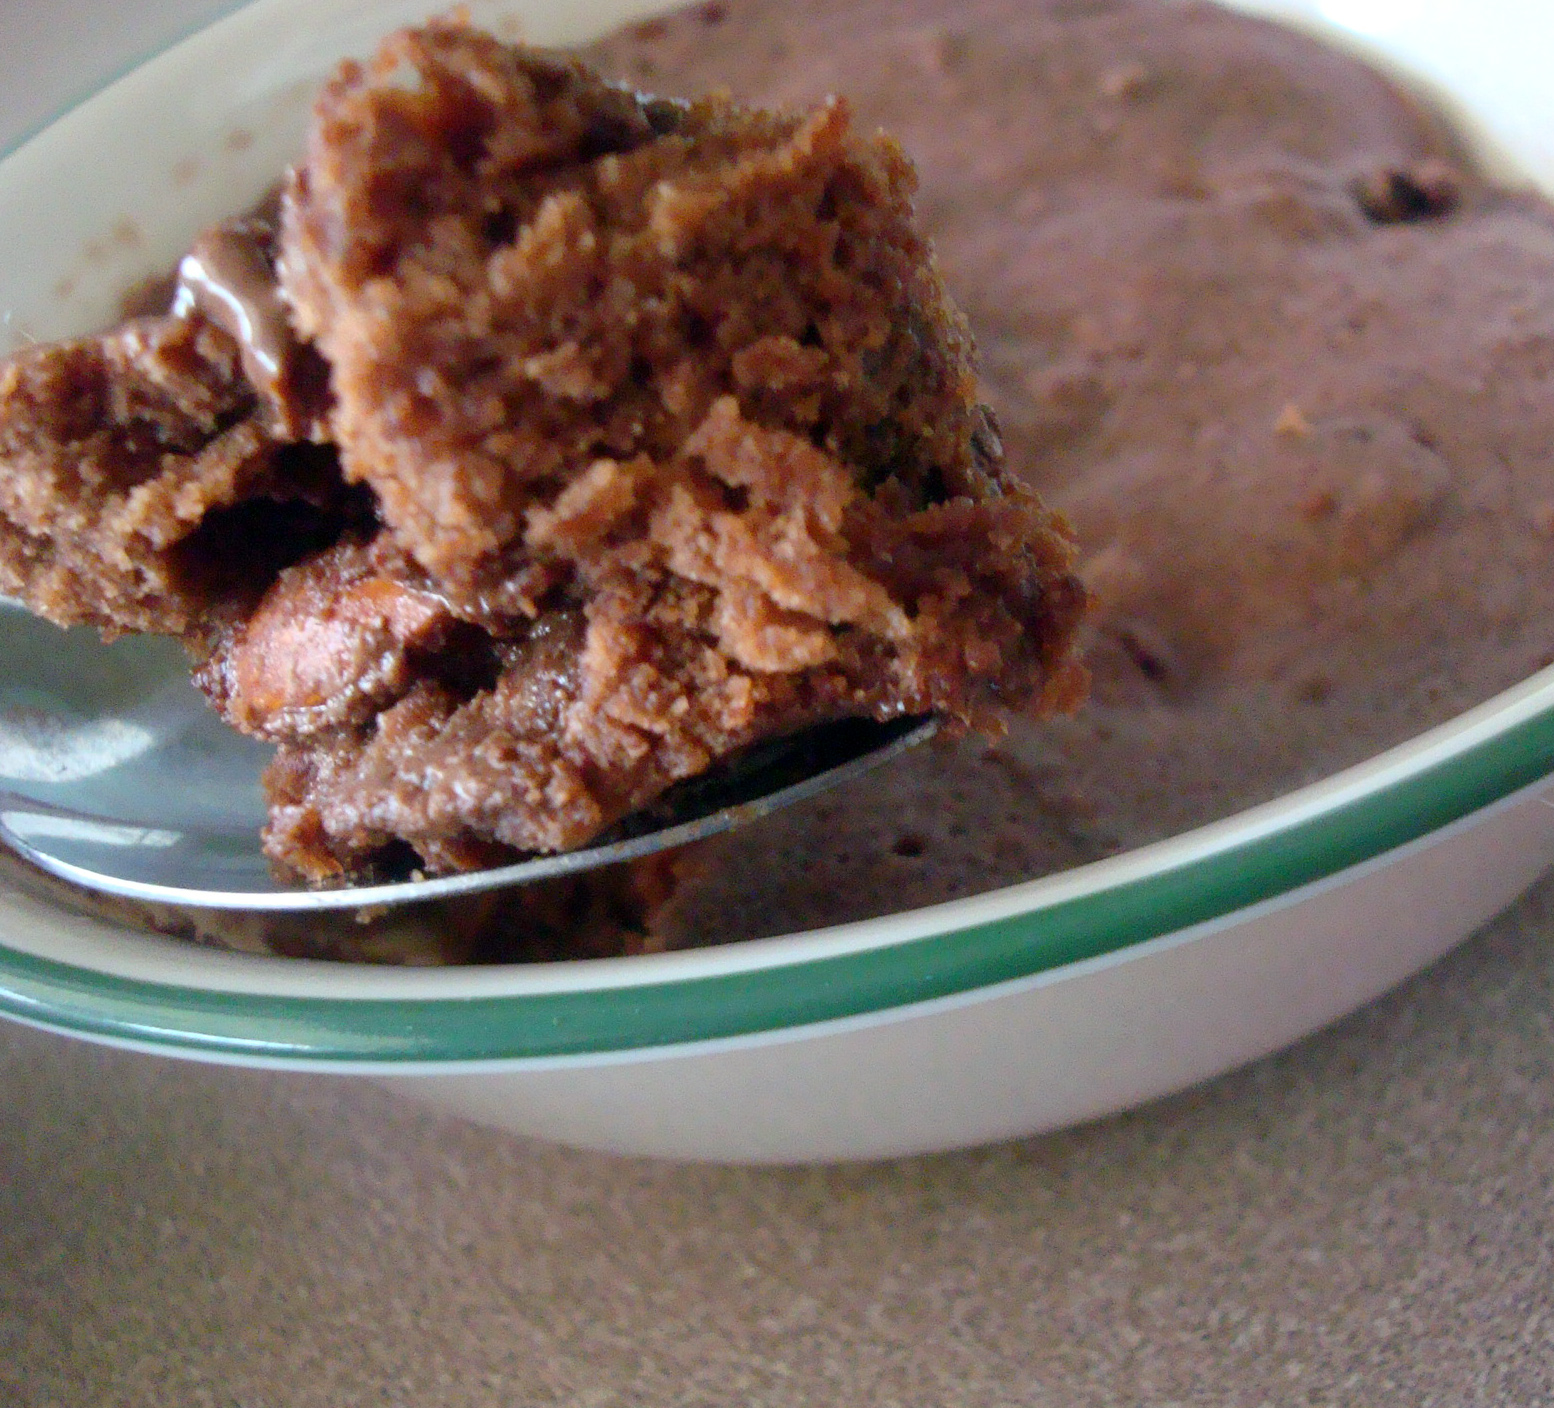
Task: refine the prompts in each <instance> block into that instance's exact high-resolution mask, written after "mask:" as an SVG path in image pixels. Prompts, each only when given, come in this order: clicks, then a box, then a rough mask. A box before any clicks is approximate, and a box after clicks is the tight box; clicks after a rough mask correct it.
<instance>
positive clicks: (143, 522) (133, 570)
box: [0, 317, 345, 636]
mask: <svg viewBox="0 0 1554 1408" xmlns="http://www.w3.org/2000/svg"><path fill="white" fill-rule="evenodd" d="M239 362H240V354H239V349H238V346H237V344H236V343H235V342H234V341H233V340H232V339H231V338H230V337H229V336H227V335H226V334H225V333H223V332H222V331H221V330H220V329H218V328H216V327H213V326H212V325H211V324H209V323H207V322H204V321H203V320H197V319H181V318H171V317H154V318H145V319H140V320H135V321H132V322H130V323H128V324H126V325H125V326H124V327H122V328H118V329H115V330H114V331H113V332H111V333H108V334H106V335H105V336H102V337H96V338H82V339H79V340H77V341H73V342H68V343H63V344H55V345H51V346H44V347H38V348H34V349H31V350H29V351H26V352H23V353H22V354H20V355H19V356H17V357H15V358H13V359H11V360H10V361H9V362H8V363H6V364H5V365H4V367H3V368H0V466H3V467H4V473H3V474H0V589H3V590H5V591H6V592H9V593H11V594H12V595H15V596H19V597H21V598H22V599H23V600H25V601H26V602H27V604H28V605H29V606H31V607H32V608H33V610H35V611H37V612H39V613H40V614H41V615H44V616H46V617H48V618H49V619H50V620H52V621H55V622H57V623H58V624H60V625H90V626H95V627H97V628H98V629H99V630H101V631H103V632H104V633H105V634H107V635H110V636H112V635H115V634H118V633H120V632H125V631H153V632H158V633H165V634H171V635H180V636H186V635H192V634H195V633H197V632H198V631H200V630H201V629H202V628H203V627H204V625H205V624H206V623H208V622H210V621H211V620H212V619H214V618H217V617H220V616H222V615H224V614H230V613H233V612H239V613H240V612H241V611H242V610H243V609H244V608H245V607H246V606H251V605H252V604H253V596H254V593H255V584H256V583H262V582H263V581H264V580H266V579H267V578H268V577H269V576H271V575H273V573H274V571H275V569H276V568H277V567H278V566H279V565H280V564H281V562H282V561H284V560H285V559H286V558H287V557H289V556H292V555H295V553H296V552H298V551H299V550H301V549H302V548H304V547H305V546H306V545H307V544H308V543H309V542H310V541H327V538H328V536H329V535H330V533H331V532H338V524H339V522H340V518H341V509H342V501H343V498H344V497H345V496H344V495H343V494H342V492H341V486H340V483H339V476H338V473H337V471H336V470H335V467H334V462H333V457H332V456H329V455H326V454H321V453H320V452H319V451H318V450H317V448H316V447H313V446H310V445H306V444H296V445H292V444H285V443H282V442H280V441H278V440H277V439H275V437H274V436H272V435H271V433H270V431H269V429H268V425H267V419H268V417H267V415H266V414H265V412H264V410H263V408H262V407H261V405H260V402H259V398H258V397H257V396H256V394H255V393H254V391H253V390H252V388H251V387H250V386H249V385H248V383H247V382H246V381H245V380H244V379H243V377H242V375H241V372H240V368H239Z"/></svg>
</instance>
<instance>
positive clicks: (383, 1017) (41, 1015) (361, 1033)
mask: <svg viewBox="0 0 1554 1408" xmlns="http://www.w3.org/2000/svg"><path fill="white" fill-rule="evenodd" d="M1475 712H1476V713H1477V712H1480V711H1475ZM1498 712H1499V711H1498V710H1495V711H1494V713H1491V715H1490V719H1489V720H1485V722H1490V721H1492V720H1493V718H1494V714H1495V713H1498ZM1453 728H1454V726H1452V725H1448V726H1447V729H1448V730H1451V729H1453ZM1432 751H1433V750H1432ZM1385 756H1386V755H1384V757H1385ZM1551 770H1554V708H1551V707H1549V706H1548V705H1546V704H1544V705H1543V706H1542V707H1540V708H1538V709H1537V711H1536V712H1534V713H1532V714H1530V716H1528V717H1524V718H1517V719H1513V720H1512V721H1510V722H1509V723H1507V724H1506V725H1505V726H1504V727H1502V728H1500V729H1499V730H1498V731H1492V732H1490V733H1489V735H1488V736H1487V737H1481V738H1478V739H1477V740H1476V741H1471V742H1467V743H1466V745H1465V746H1462V747H1461V748H1459V749H1457V750H1456V751H1450V752H1448V753H1447V754H1446V756H1439V757H1437V759H1436V760H1435V761H1433V762H1429V763H1425V764H1423V765H1421V766H1419V767H1418V768H1417V769H1416V770H1414V771H1412V772H1405V773H1404V774H1403V775H1402V776H1400V777H1396V778H1393V779H1390V780H1385V781H1384V782H1380V783H1379V785H1377V786H1375V787H1373V788H1372V789H1370V790H1365V789H1364V788H1363V787H1362V788H1361V789H1360V790H1359V791H1358V792H1357V793H1355V794H1353V795H1350V794H1348V793H1347V792H1346V790H1345V789H1343V788H1336V789H1331V788H1330V795H1329V801H1328V804H1325V805H1318V806H1316V807H1314V808H1310V809H1304V808H1301V807H1299V806H1294V805H1291V804H1292V803H1294V802H1296V801H1297V800H1298V799H1299V797H1300V795H1301V794H1292V797H1291V798H1289V799H1286V801H1285V803H1281V804H1276V805H1277V806H1280V807H1288V810H1289V811H1290V813H1291V816H1290V818H1289V819H1288V821H1287V822H1286V823H1285V824H1282V825H1281V824H1278V823H1277V821H1275V824H1273V825H1270V826H1267V827H1265V828H1264V827H1254V826H1248V825H1240V826H1236V825H1231V826H1228V827H1227V826H1225V825H1223V824H1222V825H1221V826H1220V827H1218V828H1210V831H1211V832H1213V833H1214V834H1218V835H1220V836H1221V837H1222V843H1221V844H1219V845H1217V846H1213V847H1211V848H1209V849H1207V850H1206V851H1205V850H1198V851H1196V852H1193V851H1192V850H1191V849H1190V848H1186V849H1187V850H1188V853H1187V854H1186V855H1184V856H1182V857H1181V858H1180V859H1175V860H1169V859H1168V860H1166V861H1164V862H1163V863H1161V864H1159V865H1158V866H1156V867H1155V868H1153V869H1149V870H1146V871H1145V872H1144V873H1142V874H1139V875H1136V876H1135V877H1134V878H1131V879H1127V880H1124V881H1122V882H1121V883H1116V884H1111V885H1106V886H1103V887H1099V888H1097V889H1095V890H1093V891H1092V892H1089V893H1080V894H1078V895H1071V896H1069V897H1067V898H1054V899H1053V900H1052V902H1050V903H1047V904H1041V905H1037V906H1035V907H1031V908H1027V909H1024V910H1022V911H1019V912H1016V913H1013V914H1010V915H1006V916H1004V917H1000V918H997V919H994V920H991V921H988V922H983V923H977V924H971V925H967V926H965V927H960V928H954V929H950V930H947V931H944V932H939V933H934V934H931V935H928V936H925V937H920V938H914V939H907V940H903V941H898V942H882V943H880V944H879V945H877V946H871V947H867V948H862V949H859V950H856V951H847V952H840V953H834V954H823V955H821V956H818V957H815V956H807V957H805V956H801V957H798V958H796V959H795V958H791V957H790V958H787V959H785V958H784V956H783V942H782V941H777V942H776V943H774V944H771V945H769V946H767V947H766V948H765V949H764V950H763V955H764V956H765V957H766V958H768V959H769V960H770V961H769V962H763V963H762V964H761V965H760V966H756V967H753V968H743V969H741V970H740V971H730V972H721V973H719V972H714V973H711V974H703V975H699V976H692V977H681V978H670V979H669V980H666V981H654V980H653V977H652V970H653V967H654V960H653V959H641V960H633V961H635V962H639V963H641V964H642V965H643V968H642V973H643V981H642V982H641V983H638V984H633V985H619V984H605V985H601V986H599V987H596V988H583V989H578V988H575V987H569V988H568V989H567V990H565V991H543V990H541V991H526V992H518V993H510V994H499V995H493V996H469V997H452V998H450V997H432V998H416V997H398V996H394V997H387V998H384V997H306V996H293V995H273V994H267V993H253V992H239V991H211V990H208V989H201V988H188V987H177V986H170V985H166V984H161V983H154V982H146V981H141V980H137V979H133V978H126V977H119V976H111V975H107V974H103V973H100V972H97V971H94V970H92V969H87V968H81V967H76V966H73V965H71V964H67V963H62V962H59V961H56V960H53V959H49V958H43V957H39V956H37V955H34V954H29V953H22V952H17V951H15V950H8V949H0V1013H3V1014H7V1015H10V1016H14V1017H18V1018H21V1019H23V1020H27V1021H31V1022H34V1023H38V1024H41V1025H46V1026H50V1027H54V1028H56V1029H61V1030H66V1031H71V1032H75V1033H78V1034H82V1035H88V1036H93V1037H98V1038H106V1039H113V1040H123V1041H133V1042H137V1043H141V1044H150V1045H152V1046H155V1047H158V1048H162V1049H165V1050H169V1051H179V1052H183V1053H185V1054H190V1055H193V1054H204V1055H207V1056H221V1057H225V1058H227V1059H239V1060H241V1059H245V1058H246V1059H250V1060H252V1059H264V1060H268V1061H281V1062H283V1063H284V1062H286V1061H288V1060H295V1061H306V1062H307V1063H309V1064H312V1063H316V1062H324V1063H382V1064H385V1065H397V1064H404V1063H427V1062H430V1063H439V1064H440V1063H449V1062H452V1063H460V1062H469V1061H482V1060H502V1059H509V1060H511V1059H535V1058H556V1057H580V1056H589V1055H598V1054H602V1053H610V1052H623V1051H630V1050H641V1049H645V1048H652V1047H660V1046H667V1045H678V1044H682V1043H692V1042H703V1041H711V1040H718V1039H726V1038H736V1037H748V1036H752V1035H754V1034H757V1033H762V1032H771V1031H776V1030H780V1029H784V1028H793V1027H800V1026H807V1025H810V1024H813V1023H817V1022H825V1021H831V1020H835V1019H839V1018H850V1017H859V1016H863V1015H866V1014H871V1013H878V1012H883V1011H888V1010H890V1009H893V1008H899V1007H903V1006H907V1005H909V1004H915V1003H920V1002H924V1001H929V1000H932V999H936V998H946V997H953V996H956V995H959V994H964V993H969V992H972V991H975V990H977V989H981V988H986V987H988V986H990V985H992V984H997V983H1004V982H1009V981H1012V980H1017V979H1022V978H1031V977H1034V976H1036V975H1038V974H1045V973H1050V972H1053V971H1054V970H1057V969H1060V968H1062V967H1064V966H1066V965H1068V964H1072V963H1075V962H1078V961H1080V960H1083V959H1091V958H1097V957H1100V956H1102V955H1106V954H1114V953H1118V952H1119V951H1121V950H1125V949H1127V948H1129V947H1131V946H1133V945H1136V944H1139V943H1142V942H1144V941H1145V940H1148V939H1153V938H1158V937H1160V936H1163V935H1166V934H1171V933H1175V932H1177V931H1180V930H1183V929H1187V928H1190V927H1192V926H1194V925H1198V924H1203V923H1206V922H1209V921H1212V920H1216V919H1221V918H1223V917H1224V916H1227V915H1230V914H1233V913H1234V912H1236V911H1238V910H1242V909H1245V908H1247V907H1248V906H1251V905H1255V904H1258V903H1260V902H1263V901H1266V900H1272V899H1275V898H1277V897H1280V896H1285V895H1288V894H1289V893H1290V892H1291V891H1293V890H1296V889H1298V888H1299V887H1301V886H1303V885H1308V884H1311V883H1312V882H1315V881H1320V880H1323V879H1326V878H1327V877H1330V876H1333V875H1336V874H1338V873H1339V872H1340V871H1343V870H1346V869H1348V868H1350V867H1351V866H1354V865H1357V864H1360V863H1362V862H1365V861H1368V860H1372V859H1374V858H1376V857H1378V856H1381V855H1383V854H1384V853H1385V852H1387V851H1389V850H1392V849H1394V848H1396V847H1398V846H1401V845H1404V844H1407V843H1408V842H1411V841H1415V840H1418V839H1419V838H1421V837H1424V836H1426V835H1428V834H1429V833H1430V832H1432V831H1435V830H1437V829H1439V828H1440V827H1443V826H1446V825H1448V824H1450V823H1452V822H1454V821H1457V820H1460V819H1461V818H1464V817H1466V816H1468V815H1470V814H1471V813H1473V812H1475V811H1477V810H1479V809H1480V808H1482V807H1484V806H1487V805H1489V804H1491V803H1493V802H1495V801H1498V800H1500V799H1502V798H1504V797H1507V796H1509V795H1510V794H1511V793H1513V792H1515V791H1517V790H1518V789H1519V788H1521V787H1524V786H1527V785H1529V784H1532V783H1534V782H1537V781H1538V780H1539V779H1541V778H1544V777H1546V776H1547V775H1549V773H1550V772H1551ZM1341 777H1342V775H1340V779H1341ZM1337 780H1338V779H1334V780H1330V783H1331V782H1333V781H1337ZM1324 785H1325V784H1319V785H1318V787H1319V788H1321V787H1323V786H1324ZM1313 790H1316V789H1313ZM1266 810H1267V809H1263V811H1264V812H1266ZM1178 839H1179V841H1180V840H1186V839H1187V838H1178ZM1183 849H1184V848H1183V847H1181V846H1178V847H1177V848H1176V849H1175V850H1172V848H1171V846H1170V844H1169V843H1168V844H1167V846H1166V847H1164V848H1162V854H1164V855H1167V856H1172V855H1176V854H1177V852H1178V851H1181V850H1183ZM1079 873H1080V872H1072V874H1073V875H1078V874H1079ZM1038 883H1039V882H1038ZM983 898H984V899H986V898H987V897H983ZM1011 898H1013V896H1012V895H1011ZM1035 898H1036V897H1035V896H1032V899H1033V900H1034V899H1035ZM967 903H968V902H967V901H958V902H956V903H955V904H954V905H951V906H946V907H945V915H944V917H945V919H946V920H950V919H951V918H952V917H953V910H954V909H955V908H957V907H964V906H965V905H966V904H967ZM923 913H924V914H931V913H932V911H924V912H923ZM811 937H813V936H811ZM740 947H741V946H740V945H731V946H730V948H729V949H728V950H725V951H724V952H734V951H736V950H738V949H739V948H740ZM278 961H284V960H278ZM569 966H570V965H569ZM573 971H574V973H575V968H574V970H573Z"/></svg>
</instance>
